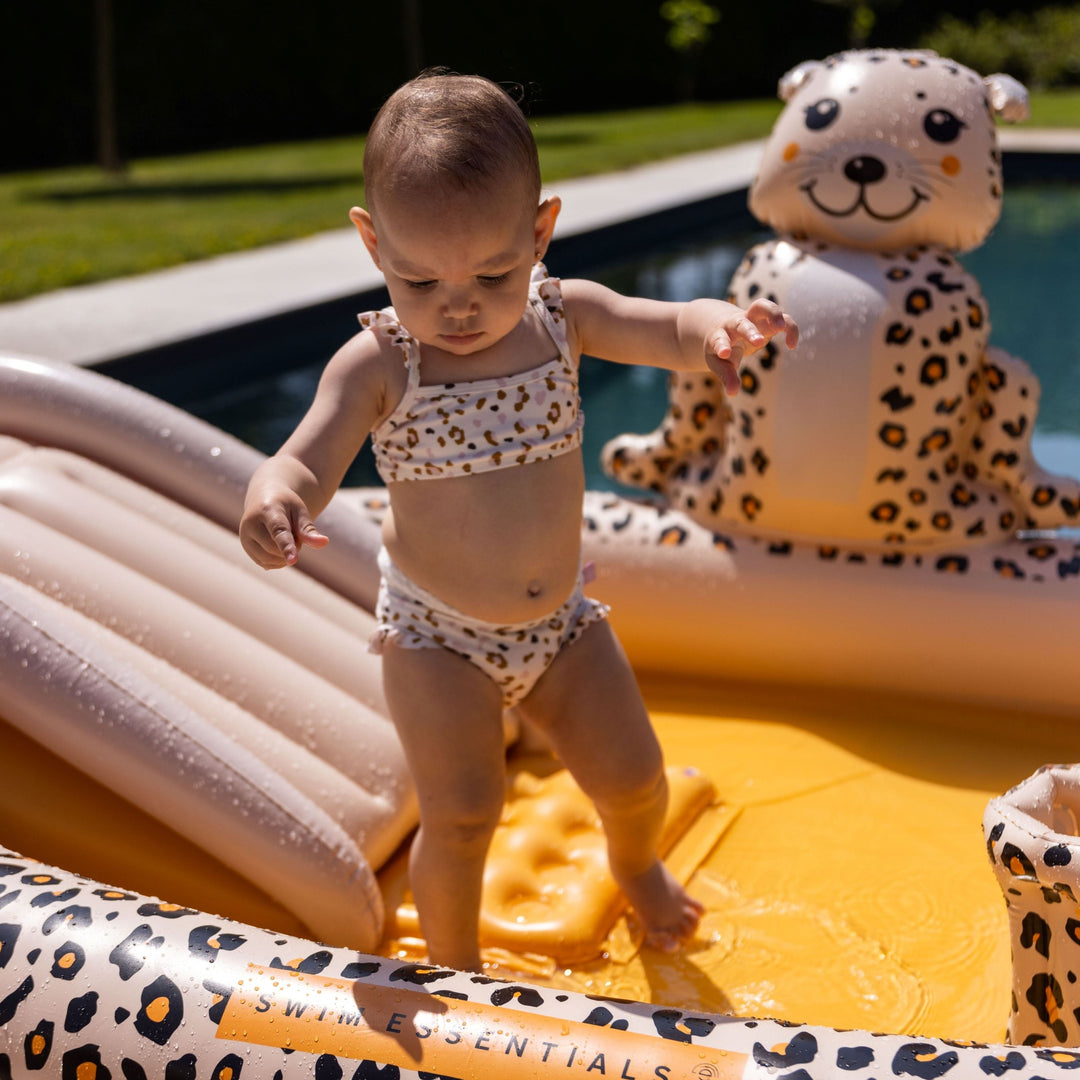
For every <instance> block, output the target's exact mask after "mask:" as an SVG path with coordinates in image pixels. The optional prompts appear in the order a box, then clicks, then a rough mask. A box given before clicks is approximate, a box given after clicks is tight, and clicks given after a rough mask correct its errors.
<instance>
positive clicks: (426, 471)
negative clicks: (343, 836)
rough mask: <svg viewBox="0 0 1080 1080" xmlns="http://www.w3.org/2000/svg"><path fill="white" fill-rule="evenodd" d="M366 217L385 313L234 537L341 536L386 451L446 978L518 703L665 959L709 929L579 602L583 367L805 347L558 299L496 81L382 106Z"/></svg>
mask: <svg viewBox="0 0 1080 1080" xmlns="http://www.w3.org/2000/svg"><path fill="white" fill-rule="evenodd" d="M364 175H365V178H366V189H367V203H368V209H367V210H362V209H359V208H354V209H353V210H352V211H351V213H350V217H351V219H352V221H353V223H354V224H355V225H356V227H357V229H358V230H359V232H360V236H361V238H362V239H363V242H364V244H365V245H366V247H367V249H368V251H369V252H370V253H371V256H372V258H373V259H374V261H375V264H376V265H377V266H378V267H379V269H380V270H381V271H382V273H383V275H384V277H385V279H386V285H387V288H388V289H389V292H390V297H391V300H392V301H393V307H392V308H389V309H387V310H385V311H380V312H373V313H368V314H366V315H362V316H360V323H361V326H362V327H363V329H362V330H361V332H360V333H358V334H357V335H356V336H355V337H353V338H352V339H351V340H349V341H348V342H346V343H345V344H344V345H343V346H342V348H341V349H340V350H339V351H338V352H337V353H336V354H335V355H334V356H333V357H332V358H331V360H330V362H329V363H328V364H327V367H326V370H325V372H324V373H323V376H322V378H321V380H320V382H319V386H318V390H317V392H316V395H315V400H314V402H313V404H312V405H311V408H310V410H309V411H308V412H307V414H306V415H305V416H304V418H303V419H302V420H301V422H300V424H299V425H298V427H297V429H296V431H295V432H293V434H292V435H291V436H290V437H289V439H288V440H287V441H286V443H285V445H284V446H283V447H282V448H281V450H279V451H278V453H277V454H276V455H274V456H273V457H271V458H269V459H268V460H267V461H266V462H265V463H264V464H263V465H261V466H260V467H259V469H258V470H257V471H256V473H255V475H254V476H253V477H252V479H251V483H250V486H249V488H248V493H247V499H246V503H245V507H244V513H243V519H242V521H241V525H240V536H241V540H242V542H243V545H244V548H245V550H246V551H247V552H248V554H249V555H250V556H251V557H252V558H253V559H254V560H255V561H256V562H257V563H258V564H259V565H260V566H262V567H264V568H266V569H272V568H277V567H283V566H288V565H291V564H293V563H295V562H296V561H297V558H298V557H299V553H300V549H301V548H302V547H303V546H304V545H307V546H309V547H312V548H321V547H324V546H325V545H326V544H327V543H329V538H328V537H327V536H325V535H324V534H323V533H321V532H320V531H319V529H318V527H317V526H316V525H315V524H314V522H315V519H317V518H318V516H319V514H320V513H321V511H322V510H323V508H324V507H325V506H326V505H327V503H328V502H329V501H330V498H331V497H332V495H333V494H334V492H335V491H336V489H337V487H338V485H339V484H340V483H341V481H342V478H343V476H344V474H345V471H346V469H347V467H348V466H349V464H350V463H351V462H352V460H353V458H354V457H355V456H356V454H357V452H358V451H359V449H360V446H361V444H362V443H363V441H364V439H365V438H366V437H367V435H368V434H369V433H370V435H371V439H372V446H373V449H374V453H375V460H376V464H377V466H378V469H379V473H380V475H381V476H382V478H383V480H384V481H385V483H386V486H387V491H388V494H389V499H390V506H391V509H390V512H389V513H388V514H387V516H386V518H385V520H384V523H383V549H382V551H381V553H380V557H379V567H380V569H381V571H382V585H381V589H380V593H379V600H378V606H377V610H376V618H377V620H378V629H377V631H376V633H375V635H374V637H373V639H372V643H371V647H372V649H373V651H376V652H381V654H382V664H383V680H384V685H385V692H386V699H387V703H388V706H389V709H390V713H391V716H392V718H393V721H394V724H395V726H396V728H397V731H398V732H399V734H400V737H401V741H402V744H403V746H404V749H405V754H406V757H407V760H408V763H409V767H410V769H411V771H412V775H413V778H414V780H415V783H416V787H417V791H418V797H419V805H420V829H419V831H418V833H417V835H416V838H415V840H414V842H413V846H412V855H411V863H410V881H411V887H412V891H413V896H414V898H415V900H416V905H417V909H418V912H419V916H420V924H421V929H422V932H423V935H424V938H425V939H426V941H427V945H428V950H429V959H430V960H431V962H433V963H437V964H441V965H446V966H449V967H454V968H458V969H462V970H474V971H476V970H479V969H480V964H481V961H480V952H479V944H478V940H477V938H478V921H479V909H480V892H481V881H482V877H483V866H484V860H485V857H486V854H487V850H488V845H489V841H490V839H491V835H492V832H493V830H494V828H495V825H496V824H497V822H498V820H499V815H500V812H501V809H502V804H503V797H504V782H505V780H504V761H505V757H504V744H503V724H502V713H503V709H504V708H507V707H509V706H512V705H516V706H517V708H518V709H519V710H520V712H521V713H523V714H524V716H525V717H526V718H527V719H528V720H530V721H532V722H533V723H534V724H535V725H536V726H537V727H538V728H539V729H540V730H541V731H542V732H543V733H544V734H545V735H546V736H547V737H548V739H549V740H550V742H551V744H552V746H553V747H554V749H555V751H556V752H557V754H558V755H559V758H560V759H561V760H562V762H563V763H564V764H565V765H566V767H567V768H568V769H569V770H570V771H571V773H572V774H573V776H574V777H575V779H576V780H577V781H578V783H579V784H580V786H581V788H582V789H583V790H584V791H585V793H586V794H587V795H588V796H589V797H590V798H591V799H592V800H593V802H594V803H595V805H596V808H597V811H598V813H599V816H600V818H601V820H602V822H603V826H604V830H605V835H606V838H607V846H608V858H609V862H610V866H611V871H612V874H613V875H614V877H615V880H616V881H617V882H618V883H619V886H620V887H621V888H622V890H623V891H624V892H625V894H626V896H627V898H628V900H629V901H630V903H631V904H632V906H633V908H634V909H635V911H636V913H637V917H638V918H639V919H640V921H641V923H642V926H643V928H644V930H645V933H646V939H647V941H648V942H649V943H650V944H651V945H653V946H654V947H657V948H661V949H665V950H673V949H675V948H677V947H678V946H679V945H680V944H681V943H683V942H685V941H686V940H687V939H688V938H690V937H691V936H692V935H693V933H694V930H695V928H696V926H697V924H698V921H699V919H700V917H701V914H702V906H701V904H700V903H698V902H697V901H696V900H695V899H693V898H692V897H691V896H690V895H689V894H688V893H687V891H686V890H685V889H684V888H683V887H682V886H681V885H680V884H679V883H678V882H677V881H676V880H675V878H674V877H673V876H672V875H671V874H670V873H669V871H668V870H667V868H666V867H665V866H664V864H663V863H662V862H661V861H660V859H659V857H658V855H657V848H656V845H657V838H658V836H659V833H660V828H661V824H662V822H663V819H664V814H665V809H666V804H667V797H668V796H667V788H666V782H665V778H664V770H663V759H662V755H661V751H660V747H659V744H658V742H657V739H656V737H655V735H654V733H653V730H652V726H651V724H650V722H649V717H648V714H647V712H646V710H645V706H644V704H643V702H642V699H641V695H640V693H639V691H638V687H637V684H636V682H635V680H634V676H633V673H632V671H631V669H630V666H629V664H628V662H627V659H626V656H625V654H624V653H623V651H622V649H621V647H620V646H619V643H618V641H617V639H616V637H615V635H614V633H613V632H612V630H611V627H610V624H609V623H608V622H607V621H606V616H607V608H606V607H605V606H604V605H603V604H600V603H598V602H597V601H595V600H591V599H589V598H588V597H587V596H585V595H584V592H583V585H584V584H585V582H584V577H585V574H584V573H583V569H582V564H581V528H582V498H583V494H584V472H583V466H582V456H581V428H582V420H583V416H582V412H581V405H580V401H579V398H578V385H577V382H578V359H579V357H580V356H581V354H582V353H588V354H590V355H592V356H597V357H602V358H607V359H610V360H614V361H617V362H619V363H624V364H650V365H655V366H659V367H664V368H669V369H672V370H676V371H702V370H705V369H709V370H711V371H713V372H715V374H716V375H717V376H718V377H719V379H720V380H722V383H723V385H724V387H725V388H726V389H727V390H728V392H729V393H732V394H734V393H736V392H737V390H738V385H739V382H738V375H737V368H738V364H739V360H740V358H741V357H742V356H743V355H744V354H745V353H747V352H751V351H753V350H755V349H758V348H760V347H761V346H763V345H764V344H765V343H766V341H768V339H769V338H771V337H773V336H774V335H776V334H784V335H786V340H787V344H788V345H789V347H794V345H795V343H796V340H797V337H798V331H797V329H796V327H795V324H794V323H793V322H792V320H791V319H790V318H788V317H787V316H785V315H784V314H783V313H782V312H781V311H780V309H779V308H778V307H777V306H776V305H775V304H773V303H771V302H769V301H766V300H758V301H755V302H754V303H753V304H752V305H751V306H750V308H749V309H748V310H746V311H743V310H741V309H740V308H737V307H734V306H733V305H731V304H728V303H724V302H722V301H718V300H694V301H692V302H690V303H683V304H679V303H662V302H659V301H653V300H643V299H633V298H629V297H623V296H620V295H618V294H616V293H614V292H612V291H610V290H609V289H607V288H604V287H603V286H601V285H598V284H595V283H593V282H589V281H564V282H562V283H560V282H559V281H558V280H557V279H555V278H551V277H548V275H547V272H546V271H545V269H544V267H543V265H542V263H541V261H540V260H541V259H542V258H543V256H544V254H545V252H546V250H547V247H548V243H549V241H550V240H551V234H552V230H553V229H554V228H555V220H556V218H557V216H558V213H559V206H560V203H559V200H558V199H557V198H548V199H545V200H544V201H542V202H541V201H540V169H539V163H538V158H537V151H536V145H535V142H534V140H533V137H532V133H531V131H530V129H529V125H528V123H527V121H526V120H525V118H524V116H523V114H522V113H521V111H520V109H519V108H518V106H517V105H516V104H515V103H514V102H513V101H512V100H511V98H510V97H508V96H507V94H506V93H505V92H504V91H502V90H501V89H500V88H499V87H498V86H496V85H495V84H494V83H491V82H489V81H488V80H486V79H482V78H478V77H471V76H459V75H443V74H437V75H426V76H421V77H419V78H417V79H415V80H413V81H412V82H409V83H407V84H406V85H405V86H403V87H401V89H399V90H398V91H397V92H396V93H395V94H394V95H393V96H392V97H391V98H390V99H389V100H388V101H387V102H386V104H385V105H384V106H383V107H382V109H381V110H380V112H379V114H378V116H377V117H376V119H375V122H374V124H373V126H372V128H371V131H370V133H369V136H368V140H367V146H366V150H365V153H364Z"/></svg>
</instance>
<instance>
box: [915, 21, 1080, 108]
mask: <svg viewBox="0 0 1080 1080" xmlns="http://www.w3.org/2000/svg"><path fill="white" fill-rule="evenodd" d="M919 45H920V46H921V47H922V48H925V49H933V50H934V51H935V52H937V53H939V54H940V55H941V56H951V57H952V58H953V59H954V60H959V61H960V63H962V64H967V65H968V66H969V67H972V68H974V69H975V70H976V71H978V72H981V73H982V74H983V75H989V74H990V73H991V72H995V71H1004V72H1007V73H1008V74H1010V75H1013V76H1015V77H1016V78H1018V79H1020V80H1021V81H1023V82H1025V83H1027V84H1028V86H1029V87H1032V88H1043V89H1045V88H1047V87H1053V86H1075V85H1080V4H1073V5H1070V6H1067V7H1044V8H1040V9H1038V10H1036V11H1034V12H1015V13H1013V14H1011V15H1007V16H1004V17H999V16H997V15H994V14H992V13H990V12H985V11H984V12H983V13H982V14H981V15H980V16H979V17H978V20H977V21H976V23H975V25H974V26H972V25H971V24H969V23H965V22H964V21H963V20H961V19H958V18H956V17H955V16H954V15H943V16H942V17H941V18H940V19H939V20H938V23H937V25H936V26H935V27H934V29H933V30H931V31H930V32H929V33H928V34H925V35H923V37H922V38H921V39H920V41H919Z"/></svg>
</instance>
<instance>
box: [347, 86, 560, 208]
mask: <svg viewBox="0 0 1080 1080" xmlns="http://www.w3.org/2000/svg"><path fill="white" fill-rule="evenodd" d="M515 174H517V175H520V176H521V177H522V179H523V180H524V181H525V182H526V183H527V184H528V185H529V191H530V194H531V195H535V197H536V201H539V198H540V161H539V157H538V155H537V151H536V140H535V139H534V138H533V134H532V131H531V130H530V128H529V123H528V121H527V120H526V119H525V115H524V114H523V113H522V111H521V109H520V108H519V107H518V105H517V103H516V102H515V101H514V100H513V98H511V97H510V95H509V94H507V93H506V91H505V90H503V89H502V88H501V87H500V86H498V85H497V84H496V83H493V82H491V80H490V79H485V78H482V77H481V76H479V75H458V74H455V73H448V72H445V71H441V70H439V71H430V72H424V73H423V74H421V75H418V76H417V77H416V78H415V79H412V80H411V81H410V82H407V83H405V85H404V86H402V87H400V88H399V89H398V90H396V91H395V92H394V93H393V94H392V95H391V96H390V97H389V98H388V99H387V101H386V103H385V104H384V105H383V107H382V108H381V109H380V110H379V112H378V115H377V116H376V117H375V121H374V123H373V124H372V125H371V130H370V131H369V132H368V137H367V143H366V145H365V147H364V182H365V186H366V191H367V202H368V207H369V209H370V208H371V204H372V202H373V199H374V198H375V197H377V193H383V192H389V191H393V190H395V189H396V190H402V189H406V190H415V189H416V187H417V186H428V185H434V186H436V187H438V188H444V189H445V188H447V187H449V188H452V189H453V188H456V189H458V190H467V189H469V188H471V187H473V186H474V185H476V184H477V182H478V181H479V182H480V184H481V185H483V184H489V183H491V182H493V181H499V180H504V179H505V178H506V177H507V176H508V175H509V176H513V175H515Z"/></svg>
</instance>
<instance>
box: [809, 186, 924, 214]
mask: <svg viewBox="0 0 1080 1080" xmlns="http://www.w3.org/2000/svg"><path fill="white" fill-rule="evenodd" d="M816 184H817V181H815V180H811V181H810V183H808V184H803V185H802V186H801V187H800V188H799V190H800V191H805V192H806V195H807V198H809V200H810V201H811V202H812V203H813V204H814V206H815V207H817V209H818V210H820V211H821V212H822V213H823V214H828V215H829V217H837V218H845V217H851V215H852V214H854V213H855V212H856V211H858V210H859V209H860V208H862V209H863V210H865V211H866V213H867V214H868V215H869V216H870V217H872V218H873V219H874V220H875V221H899V220H900V218H903V217H907V216H908V214H911V213H913V212H914V211H915V210H916V209H917V207H918V205H919V203H921V202H927V201H929V198H930V197H929V196H928V195H924V194H923V193H922V192H921V191H919V190H918V189H917V188H912V189H911V203H910V204H909V205H908V206H907V207H906V208H905V209H903V210H901V211H900V212H899V213H896V214H879V213H878V212H877V211H876V210H874V208H873V207H872V206H871V205H870V204H869V203H868V202H867V201H866V185H865V184H860V185H859V194H858V196H857V198H856V199H855V201H854V202H853V203H852V204H851V206H849V207H848V208H847V209H846V210H834V209H833V208H832V207H831V206H826V205H825V204H824V203H823V202H822V201H821V200H820V199H819V198H818V197H817V196H816V195H815V194H814V188H815V186H816Z"/></svg>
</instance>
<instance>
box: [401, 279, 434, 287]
mask: <svg viewBox="0 0 1080 1080" xmlns="http://www.w3.org/2000/svg"><path fill="white" fill-rule="evenodd" d="M403 280H404V282H405V284H406V285H408V286H409V288H410V289H430V288H431V287H432V285H434V284H435V282H434V281H410V280H409V279H408V278H404V279H403Z"/></svg>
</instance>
